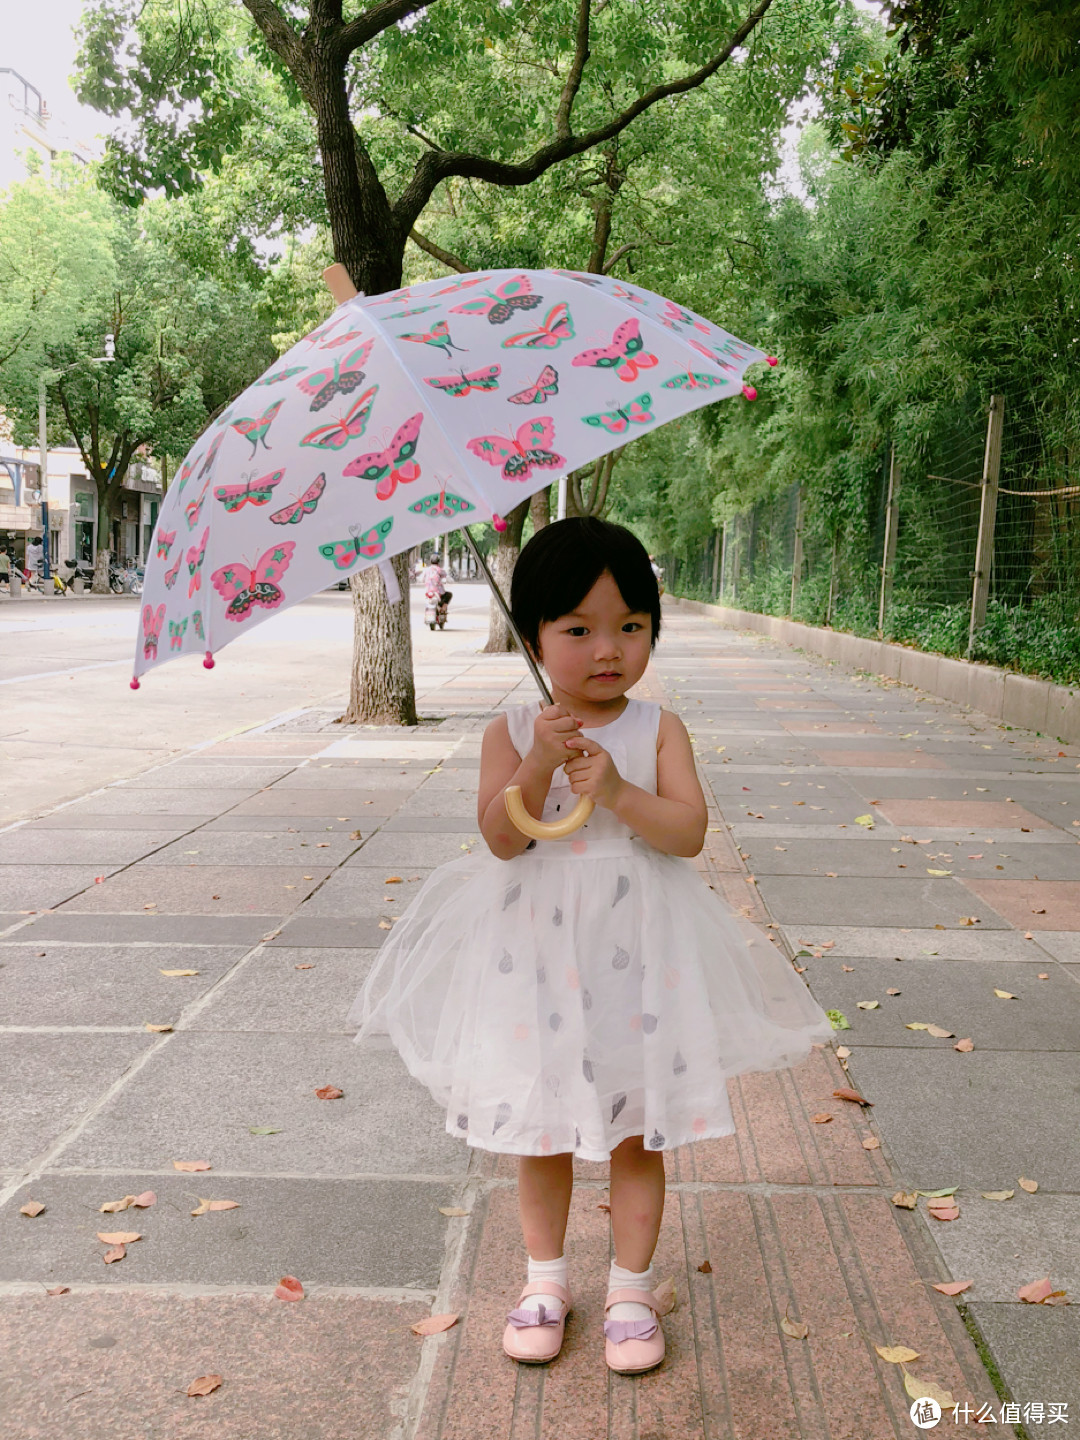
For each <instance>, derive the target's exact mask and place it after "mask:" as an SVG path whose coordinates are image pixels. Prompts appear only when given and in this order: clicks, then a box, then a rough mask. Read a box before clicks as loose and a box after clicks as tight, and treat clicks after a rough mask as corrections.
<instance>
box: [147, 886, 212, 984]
mask: <svg viewBox="0 0 1080 1440" xmlns="http://www.w3.org/2000/svg"><path fill="white" fill-rule="evenodd" d="M215 898H216V897H215ZM159 973H160V974H162V975H197V974H198V973H199V972H198V970H162V971H160V972H159Z"/></svg>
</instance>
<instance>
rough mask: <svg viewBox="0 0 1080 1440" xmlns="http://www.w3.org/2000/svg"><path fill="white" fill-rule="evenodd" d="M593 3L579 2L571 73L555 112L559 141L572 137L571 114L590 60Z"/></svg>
mask: <svg viewBox="0 0 1080 1440" xmlns="http://www.w3.org/2000/svg"><path fill="white" fill-rule="evenodd" d="M591 3H592V0H578V18H577V34H576V36H575V38H574V58H573V60H572V61H571V64H570V73H569V74H568V75H567V77H566V84H565V85H564V86H563V92H562V95H561V96H560V97H559V108H558V109H557V110H556V111H555V138H556V139H557V140H569V139H570V135H571V131H570V112H571V111H572V110H573V108H574V101H575V100H576V99H577V92H578V90H579V89H580V87H581V77H582V74H583V73H584V71H585V65H586V63H587V61H588V59H589V9H590V6H591Z"/></svg>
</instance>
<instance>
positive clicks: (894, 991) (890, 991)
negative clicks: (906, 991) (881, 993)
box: [885, 990, 900, 995]
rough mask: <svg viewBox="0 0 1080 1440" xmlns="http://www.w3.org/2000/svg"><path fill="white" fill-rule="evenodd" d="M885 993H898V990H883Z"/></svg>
mask: <svg viewBox="0 0 1080 1440" xmlns="http://www.w3.org/2000/svg"><path fill="white" fill-rule="evenodd" d="M885 994H886V995H899V994H900V991H899V990H886V991H885Z"/></svg>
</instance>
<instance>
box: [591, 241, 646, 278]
mask: <svg viewBox="0 0 1080 1440" xmlns="http://www.w3.org/2000/svg"><path fill="white" fill-rule="evenodd" d="M640 249H641V241H640V240H631V241H630V243H629V244H628V245H620V246H619V248H618V250H616V251H615V254H614V255H612V257H611V259H610V260H609V261H608V262H607V263H606V264H605V266H604V268H603V269H602V270H601V271H600V274H601V275H609V274H610V273H611V271H612V270H614V269H615V266H616V265H617V264H618V263H619V261H620V260H621V259H622V258H623V256H624V255H629V253H630V251H631V250H640Z"/></svg>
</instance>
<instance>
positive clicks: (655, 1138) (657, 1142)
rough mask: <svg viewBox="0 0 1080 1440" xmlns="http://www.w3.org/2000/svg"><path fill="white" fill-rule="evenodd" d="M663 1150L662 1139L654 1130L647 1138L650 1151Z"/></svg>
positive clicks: (658, 1132) (657, 1131)
mask: <svg viewBox="0 0 1080 1440" xmlns="http://www.w3.org/2000/svg"><path fill="white" fill-rule="evenodd" d="M663 1148H664V1137H663V1135H661V1134H660V1131H659V1130H654V1131H653V1132H652V1135H651V1136H650V1137H649V1149H650V1150H662V1149H663Z"/></svg>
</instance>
